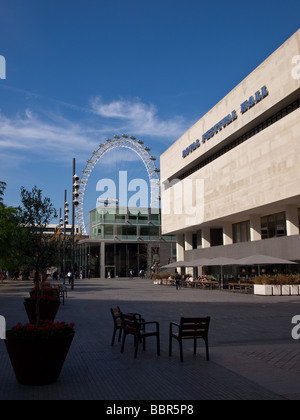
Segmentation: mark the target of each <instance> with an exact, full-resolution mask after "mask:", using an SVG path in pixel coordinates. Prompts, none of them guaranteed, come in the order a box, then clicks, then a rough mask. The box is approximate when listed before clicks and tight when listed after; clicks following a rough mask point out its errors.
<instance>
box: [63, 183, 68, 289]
mask: <svg viewBox="0 0 300 420" xmlns="http://www.w3.org/2000/svg"><path fill="white" fill-rule="evenodd" d="M68 223H69V203H68V202H67V190H65V208H64V240H63V282H64V284H65V281H66V233H67V232H66V230H67V224H68Z"/></svg>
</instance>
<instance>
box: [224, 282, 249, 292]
mask: <svg viewBox="0 0 300 420" xmlns="http://www.w3.org/2000/svg"><path fill="white" fill-rule="evenodd" d="M236 286H238V287H239V288H240V292H242V291H243V290H245V292H246V291H247V290H251V288H252V287H253V283H237V282H235V283H228V288H229V290H235V287H236Z"/></svg>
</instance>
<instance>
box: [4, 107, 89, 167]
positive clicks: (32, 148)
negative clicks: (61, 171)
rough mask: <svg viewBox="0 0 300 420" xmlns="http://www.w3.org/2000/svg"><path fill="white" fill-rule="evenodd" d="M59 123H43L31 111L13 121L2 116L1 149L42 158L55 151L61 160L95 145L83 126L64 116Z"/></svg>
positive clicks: (59, 118) (14, 118)
mask: <svg viewBox="0 0 300 420" xmlns="http://www.w3.org/2000/svg"><path fill="white" fill-rule="evenodd" d="M58 120H59V121H57V122H55V121H51V122H45V121H42V120H41V119H40V118H39V117H38V116H37V115H35V114H34V113H33V112H32V111H31V110H29V109H27V110H26V111H25V113H24V115H17V116H15V117H13V118H8V117H6V116H4V115H3V114H0V149H1V150H3V151H4V150H6V151H8V150H9V151H18V152H19V153H22V152H31V153H34V154H42V155H44V154H48V153H50V152H53V154H54V153H55V155H54V156H56V157H58V159H59V160H60V158H62V157H63V155H64V154H69V153H71V152H73V153H78V152H80V151H82V149H83V147H84V149H85V150H86V148H90V149H91V148H93V147H94V146H95V140H94V139H91V138H90V137H89V135H88V130H85V129H84V127H81V126H80V125H78V124H76V123H71V122H70V121H69V120H65V119H62V118H61V117H58ZM52 157H53V155H52ZM59 157H60V158H59Z"/></svg>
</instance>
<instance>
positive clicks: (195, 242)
mask: <svg viewBox="0 0 300 420" xmlns="http://www.w3.org/2000/svg"><path fill="white" fill-rule="evenodd" d="M197 248H198V235H197V233H194V234H193V249H197Z"/></svg>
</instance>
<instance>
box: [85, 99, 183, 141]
mask: <svg viewBox="0 0 300 420" xmlns="http://www.w3.org/2000/svg"><path fill="white" fill-rule="evenodd" d="M91 107H92V110H93V111H94V112H95V113H96V114H97V115H99V116H101V117H103V118H110V119H115V120H120V121H123V124H124V125H126V127H128V128H127V130H128V131H131V132H134V133H139V135H152V136H161V137H168V138H174V137H175V138H177V137H179V136H180V135H181V134H182V133H183V132H184V131H185V130H186V129H187V128H188V123H187V122H186V121H185V120H184V118H183V117H181V116H177V117H174V118H172V119H169V120H162V119H161V118H160V117H159V116H158V110H157V108H156V107H155V106H154V105H152V104H150V105H147V104H145V103H143V102H141V100H140V99H138V98H137V99H135V100H132V101H131V100H125V99H120V100H117V101H112V102H110V103H107V104H105V103H104V102H103V101H102V99H101V97H100V96H97V97H96V98H93V99H92V100H91Z"/></svg>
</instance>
